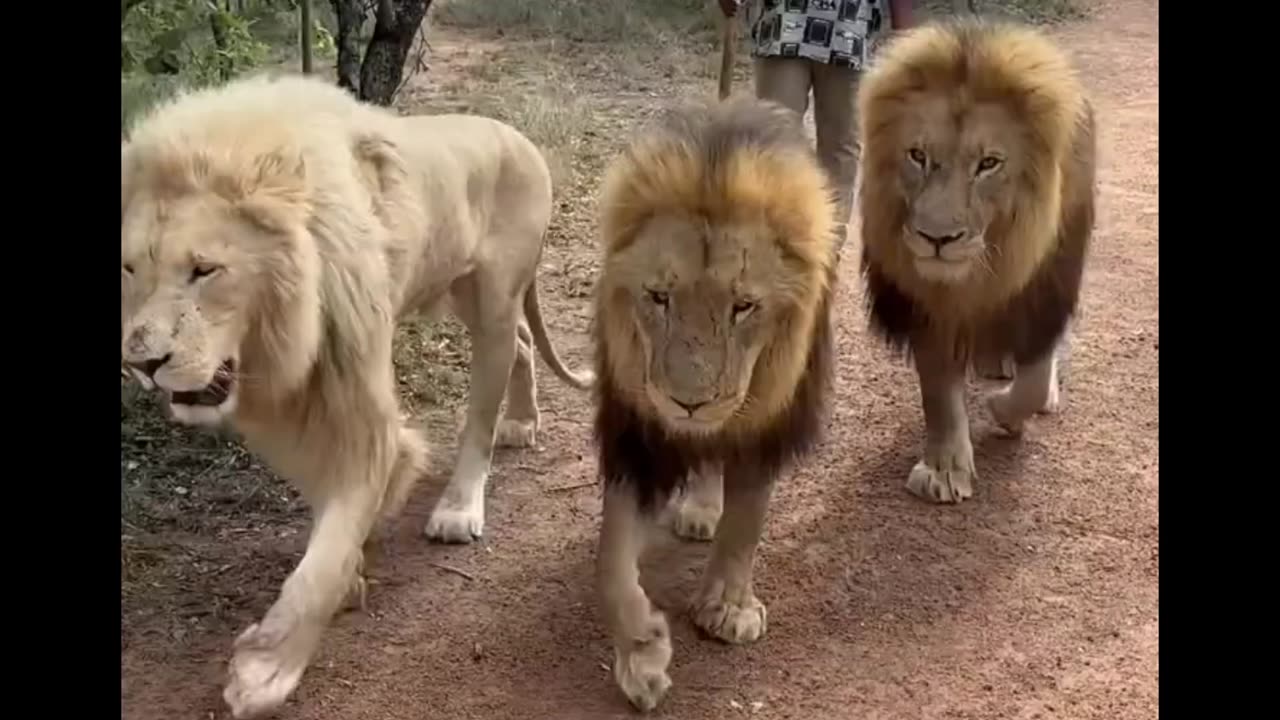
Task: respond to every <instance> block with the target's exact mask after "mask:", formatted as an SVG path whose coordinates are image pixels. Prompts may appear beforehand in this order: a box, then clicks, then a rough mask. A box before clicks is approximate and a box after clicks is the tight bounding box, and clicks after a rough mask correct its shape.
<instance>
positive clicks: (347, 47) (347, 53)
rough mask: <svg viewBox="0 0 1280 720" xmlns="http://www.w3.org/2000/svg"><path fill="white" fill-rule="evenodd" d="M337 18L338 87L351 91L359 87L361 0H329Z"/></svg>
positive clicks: (335, 40) (354, 91)
mask: <svg viewBox="0 0 1280 720" xmlns="http://www.w3.org/2000/svg"><path fill="white" fill-rule="evenodd" d="M330 4H331V5H333V13H334V15H336V16H337V18H338V36H337V37H336V38H334V42H335V44H336V45H337V46H338V65H337V71H338V87H343V88H346V89H347V90H349V91H351V92H352V93H357V94H358V92H359V89H360V85H359V83H360V26H361V25H363V24H364V3H363V2H362V0H330Z"/></svg>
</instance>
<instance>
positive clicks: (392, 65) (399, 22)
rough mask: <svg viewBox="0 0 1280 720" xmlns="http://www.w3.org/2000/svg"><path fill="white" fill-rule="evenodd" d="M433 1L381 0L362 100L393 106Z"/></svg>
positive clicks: (367, 57) (363, 77)
mask: <svg viewBox="0 0 1280 720" xmlns="http://www.w3.org/2000/svg"><path fill="white" fill-rule="evenodd" d="M431 2H432V0H379V2H378V21H377V24H376V25H375V26H374V29H373V37H372V38H370V39H369V47H368V48H366V49H365V53H364V64H363V65H362V66H361V68H360V90H359V96H360V99H361V100H366V101H368V102H372V103H376V104H378V105H390V104H391V101H392V100H394V99H395V94H396V91H397V90H399V89H400V79H401V78H402V77H403V76H404V61H405V59H406V58H407V57H408V56H409V50H410V49H411V48H412V47H413V40H414V38H415V37H416V36H417V34H418V29H419V28H420V27H421V26H422V20H423V18H425V17H426V15H427V9H428V8H430V7H431Z"/></svg>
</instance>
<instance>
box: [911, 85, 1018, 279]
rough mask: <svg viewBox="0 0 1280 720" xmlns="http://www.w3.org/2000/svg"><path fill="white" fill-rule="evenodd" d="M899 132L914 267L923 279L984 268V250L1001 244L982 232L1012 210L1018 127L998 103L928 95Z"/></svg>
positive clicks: (965, 274) (955, 276)
mask: <svg viewBox="0 0 1280 720" xmlns="http://www.w3.org/2000/svg"><path fill="white" fill-rule="evenodd" d="M902 132H903V136H902V141H903V146H904V147H903V150H902V156H901V165H900V168H901V170H900V175H899V178H900V182H901V186H902V192H903V193H904V195H905V197H906V200H907V208H908V213H907V221H906V225H905V227H904V228H903V241H904V242H905V243H906V246H907V248H908V249H909V250H910V251H911V255H912V257H913V259H914V265H915V268H916V271H917V272H918V273H919V274H920V276H921V277H922V278H924V279H926V280H930V281H934V282H940V283H959V282H962V281H964V280H965V279H966V278H968V277H969V275H970V274H971V273H973V272H980V271H983V269H984V268H986V269H989V268H990V265H989V263H988V260H987V259H988V254H989V253H993V252H1000V248H995V247H991V246H990V245H989V243H988V240H987V238H988V235H987V230H988V228H989V226H990V224H991V223H992V221H993V220H994V219H995V218H999V217H1008V216H1009V213H1010V212H1011V210H1012V201H1013V198H1014V195H1015V188H1014V187H1013V182H1014V181H1015V179H1016V178H1017V177H1018V176H1019V174H1020V173H1021V172H1022V168H1021V167H1020V166H1019V159H1020V158H1021V157H1023V156H1024V155H1023V153H1022V152H1021V150H1022V147H1023V142H1024V141H1023V139H1022V137H1021V135H1020V133H1021V132H1022V131H1021V130H1020V128H1019V127H1018V126H1017V125H1016V124H1015V123H1014V122H1013V120H1012V118H1010V117H1009V115H1008V113H1007V111H1006V110H1005V109H1004V108H1002V107H999V106H997V105H981V104H980V105H971V106H967V107H964V108H957V107H956V105H955V103H954V102H953V101H951V100H949V99H944V98H939V97H935V98H929V97H927V96H925V97H920V98H919V99H918V100H917V104H916V107H915V108H914V112H912V113H909V114H908V115H907V116H906V117H905V118H904V120H903V128H902Z"/></svg>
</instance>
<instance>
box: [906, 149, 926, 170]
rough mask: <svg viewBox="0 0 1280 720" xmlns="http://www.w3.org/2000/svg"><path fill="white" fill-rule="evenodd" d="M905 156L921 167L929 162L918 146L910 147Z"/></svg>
mask: <svg viewBox="0 0 1280 720" xmlns="http://www.w3.org/2000/svg"><path fill="white" fill-rule="evenodd" d="M907 157H909V158H911V162H913V163H915V164H917V165H919V166H920V167H922V168H923V167H925V166H926V165H927V164H928V162H929V156H928V155H925V154H924V151H923V150H921V149H920V148H911V149H910V150H908V151H907Z"/></svg>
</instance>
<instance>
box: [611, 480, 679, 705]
mask: <svg viewBox="0 0 1280 720" xmlns="http://www.w3.org/2000/svg"><path fill="white" fill-rule="evenodd" d="M650 522H651V520H650V518H649V515H648V513H646V512H643V511H641V510H640V509H639V508H638V507H637V506H636V500H635V495H634V493H633V491H632V489H631V488H629V487H620V486H615V487H608V488H606V489H605V494H604V520H603V522H602V524H601V526H600V545H599V548H598V550H597V555H596V587H597V591H598V592H599V595H600V605H601V615H602V616H603V618H604V621H605V624H606V626H607V627H608V628H609V633H610V635H611V636H612V638H613V653H614V661H613V678H614V680H615V681H616V682H617V683H618V687H619V688H621V689H622V692H623V693H625V694H626V696H627V699H628V700H630V701H631V704H632V705H634V706H636V707H637V708H639V709H640V710H644V711H649V710H652V709H653V708H654V707H656V706H657V705H658V703H659V702H661V700H662V698H663V697H664V696H665V695H666V694H667V691H668V690H669V689H670V688H671V678H670V677H668V675H667V666H668V665H669V664H670V663H671V632H670V629H669V628H668V626H667V620H666V618H665V617H663V615H662V613H661V612H660V611H659V610H658V609H657V608H655V607H653V604H652V603H651V602H650V601H649V597H648V596H647V595H645V593H644V589H643V588H642V587H640V566H639V562H640V554H641V553H642V552H644V545H645V539H646V535H647V531H648V529H649V525H650Z"/></svg>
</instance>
